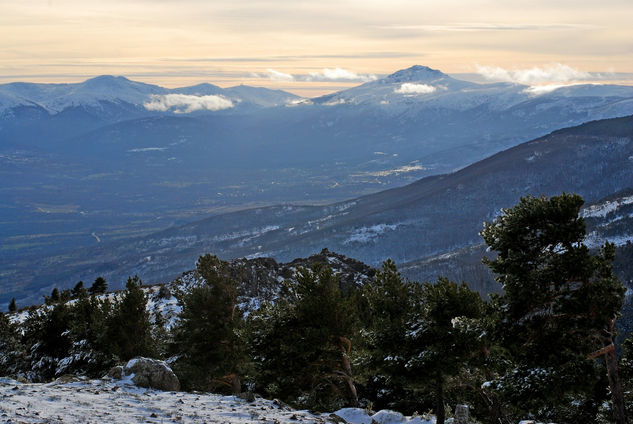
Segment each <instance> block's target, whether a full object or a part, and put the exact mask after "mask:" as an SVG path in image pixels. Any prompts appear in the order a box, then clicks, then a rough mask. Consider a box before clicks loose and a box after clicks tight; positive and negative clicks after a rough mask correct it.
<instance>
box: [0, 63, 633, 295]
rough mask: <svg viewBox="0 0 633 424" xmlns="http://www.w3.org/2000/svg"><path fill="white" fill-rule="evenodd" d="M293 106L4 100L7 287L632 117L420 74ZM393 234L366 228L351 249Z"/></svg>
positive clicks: (602, 98)
mask: <svg viewBox="0 0 633 424" xmlns="http://www.w3.org/2000/svg"><path fill="white" fill-rule="evenodd" d="M296 100H297V98H296V97H295V96H293V95H291V94H289V93H285V92H280V91H275V90H268V89H264V88H257V87H246V86H237V87H231V88H220V87H217V86H215V85H212V84H199V85H196V86H192V87H184V88H178V89H167V88H162V87H158V86H154V85H149V84H143V83H138V82H134V81H131V80H128V79H126V78H123V77H109V76H103V77H97V78H93V79H91V80H88V81H85V82H83V83H79V84H26V83H13V84H5V85H1V86H0V105H2V106H1V107H3V108H4V109H2V110H0V169H1V170H2V183H3V190H4V191H3V200H4V202H0V218H1V219H0V222H1V224H0V245H2V246H8V247H7V248H6V249H5V250H3V254H2V255H0V269H4V270H7V271H6V273H4V274H3V273H0V278H11V279H13V278H16V277H15V274H13V273H12V271H8V270H10V269H14V268H15V267H16V266H17V267H20V266H22V265H20V264H23V263H30V259H28V257H29V256H30V255H34V256H35V257H41V256H42V255H44V256H45V255H51V254H56V253H58V252H59V251H61V250H64V249H74V248H77V247H88V246H94V245H95V244H97V245H98V244H100V243H106V242H108V241H114V240H118V239H127V238H129V237H132V236H146V235H149V234H152V233H154V232H157V231H160V230H165V229H167V228H168V227H171V226H177V225H182V224H185V223H187V222H192V221H195V220H200V219H203V218H204V217H207V216H209V215H210V214H214V213H215V214H217V213H221V212H227V211H235V210H239V209H242V208H244V207H247V206H248V207H252V206H265V205H272V204H280V203H289V202H292V203H300V204H302V205H305V204H326V203H331V202H337V201H343V200H345V199H350V198H355V197H358V196H360V195H365V194H370V193H375V192H378V191H380V190H385V189H388V188H394V187H398V186H403V185H405V184H409V183H412V182H413V181H416V180H419V179H420V178H423V177H426V176H431V175H438V174H443V173H450V172H453V171H455V170H456V169H461V168H464V167H465V166H468V165H469V164H472V163H474V162H476V161H478V160H481V159H484V158H486V157H488V156H490V155H492V154H494V153H497V152H500V151H502V150H504V149H508V148H511V147H513V146H516V145H518V144H520V143H522V142H525V141H528V140H530V139H534V138H537V137H540V136H543V135H545V134H547V133H549V132H551V131H554V130H557V129H560V128H563V127H568V126H573V125H578V124H580V123H583V122H587V121H590V120H595V119H602V118H610V117H618V116H625V115H630V114H633V87H618V86H607V85H600V86H598V85H577V86H569V87H562V88H558V89H554V90H549V91H547V90H545V91H540V92H534V90H532V89H530V87H526V86H521V85H517V84H507V83H499V84H476V83H472V82H466V81H461V80H459V79H456V78H453V77H451V76H448V75H446V74H443V73H442V72H440V71H437V70H433V69H430V68H427V67H421V66H415V67H412V68H409V69H405V70H401V71H398V72H395V73H394V74H392V75H389V76H386V77H384V78H381V79H378V80H375V81H371V82H368V83H366V84H363V85H360V86H358V87H355V88H351V89H349V90H343V91H340V92H338V93H334V94H332V95H329V96H324V97H321V98H317V99H312V100H311V101H310V102H297V101H296ZM288 102H290V103H291V104H288ZM523 191H525V190H523ZM412 213H413V212H412ZM418 213H419V210H418ZM325 216H327V214H326V215H325ZM320 218H322V217H318V216H317V217H315V218H309V219H307V220H306V221H312V220H313V219H320ZM256 221H257V220H256ZM383 224H384V225H383ZM396 224H397V223H394V222H386V221H385V222H370V223H368V224H367V225H361V226H360V227H359V228H358V229H357V231H356V232H353V231H352V233H350V234H348V235H347V236H346V238H345V240H347V239H348V238H349V239H350V242H349V243H348V244H346V245H345V246H346V248H349V247H350V246H354V245H355V244H354V243H356V242H360V241H361V240H364V239H367V240H373V239H375V237H374V236H375V235H376V234H378V233H380V234H383V233H384V234H390V233H394V231H392V229H391V228H392V227H391V226H393V225H396ZM274 225H278V224H277V223H265V224H263V225H261V226H260V227H261V228H270V227H271V226H274ZM260 227H257V228H252V230H253V231H255V230H256V229H258V228H260ZM295 227H296V226H295ZM297 228H298V227H296V228H295V230H296V229H297ZM402 228H406V227H402V226H399V227H397V231H400V230H401V229H402ZM242 230H243V229H239V230H236V231H237V232H238V233H239V232H240V231H242ZM397 231H396V232H397ZM276 234H277V233H276V232H270V234H268V235H269V236H272V235H276ZM322 247H323V246H322V245H318V246H313V248H314V249H320V248H322ZM330 247H335V246H330ZM222 248H224V247H222ZM235 252H236V254H238V253H237V250H236V251H235ZM257 253H258V252H254V251H248V252H246V253H244V254H245V255H250V254H257ZM306 253H310V252H306ZM351 253H352V254H353V252H351ZM146 256H147V255H146ZM404 259H406V260H408V259H409V258H408V257H404ZM368 260H371V261H374V260H375V259H374V258H368ZM17 278H18V279H19V280H20V281H18V282H17V284H22V283H24V282H25V281H26V280H27V279H29V278H30V277H28V276H26V277H25V278H26V279H25V280H23V279H22V278H23V277H22V276H19V277H17ZM38 278H39V277H38Z"/></svg>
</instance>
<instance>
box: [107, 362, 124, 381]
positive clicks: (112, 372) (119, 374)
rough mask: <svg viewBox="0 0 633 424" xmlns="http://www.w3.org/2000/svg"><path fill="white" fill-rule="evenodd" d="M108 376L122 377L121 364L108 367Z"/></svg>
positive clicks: (116, 378) (117, 378) (118, 378)
mask: <svg viewBox="0 0 633 424" xmlns="http://www.w3.org/2000/svg"><path fill="white" fill-rule="evenodd" d="M108 377H110V378H114V379H115V380H120V379H122V378H123V367H122V366H121V365H117V366H116V367H112V368H110V371H108Z"/></svg>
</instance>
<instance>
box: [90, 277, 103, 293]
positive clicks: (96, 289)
mask: <svg viewBox="0 0 633 424" xmlns="http://www.w3.org/2000/svg"><path fill="white" fill-rule="evenodd" d="M107 290H108V283H107V282H106V280H105V278H103V277H97V278H96V279H95V281H94V283H92V286H90V288H89V289H88V293H90V294H91V295H95V294H103V293H105V292H106V291H107Z"/></svg>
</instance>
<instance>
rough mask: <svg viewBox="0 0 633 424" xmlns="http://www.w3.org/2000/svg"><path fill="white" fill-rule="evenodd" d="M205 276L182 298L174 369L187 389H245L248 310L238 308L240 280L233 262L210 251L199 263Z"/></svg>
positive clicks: (174, 346) (176, 336)
mask: <svg viewBox="0 0 633 424" xmlns="http://www.w3.org/2000/svg"><path fill="white" fill-rule="evenodd" d="M196 269H197V272H198V274H199V275H200V276H201V277H202V279H203V280H204V282H205V283H204V284H203V285H201V286H197V287H193V288H192V289H191V290H190V291H189V292H188V293H187V294H185V295H184V297H183V298H182V311H181V313H180V320H179V324H178V327H177V328H176V329H175V332H174V343H173V345H172V348H171V350H172V352H173V353H174V354H176V355H179V356H180V358H179V360H178V361H177V362H176V363H175V364H174V370H175V371H176V373H177V374H178V376H179V378H180V379H181V384H182V385H183V387H184V388H185V389H197V390H221V389H223V388H226V387H230V388H231V391H233V392H239V390H240V386H241V384H240V378H239V376H240V374H241V371H243V365H244V363H245V357H244V349H243V345H242V341H241V339H240V337H239V329H240V327H241V325H242V321H243V318H242V312H241V311H240V310H239V309H238V307H237V284H236V282H235V281H234V280H233V279H232V278H231V277H230V275H229V271H228V267H227V264H226V263H225V262H222V261H220V260H219V259H218V258H217V257H215V256H211V255H209V254H207V255H205V256H201V257H200V258H199V259H198V263H197V266H196Z"/></svg>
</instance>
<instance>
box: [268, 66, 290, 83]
mask: <svg viewBox="0 0 633 424" xmlns="http://www.w3.org/2000/svg"><path fill="white" fill-rule="evenodd" d="M266 72H267V73H268V74H267V75H268V78H270V79H271V80H273V81H294V79H295V77H294V76H292V75H290V74H285V73H283V72H279V71H275V70H274V69H267V70H266Z"/></svg>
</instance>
